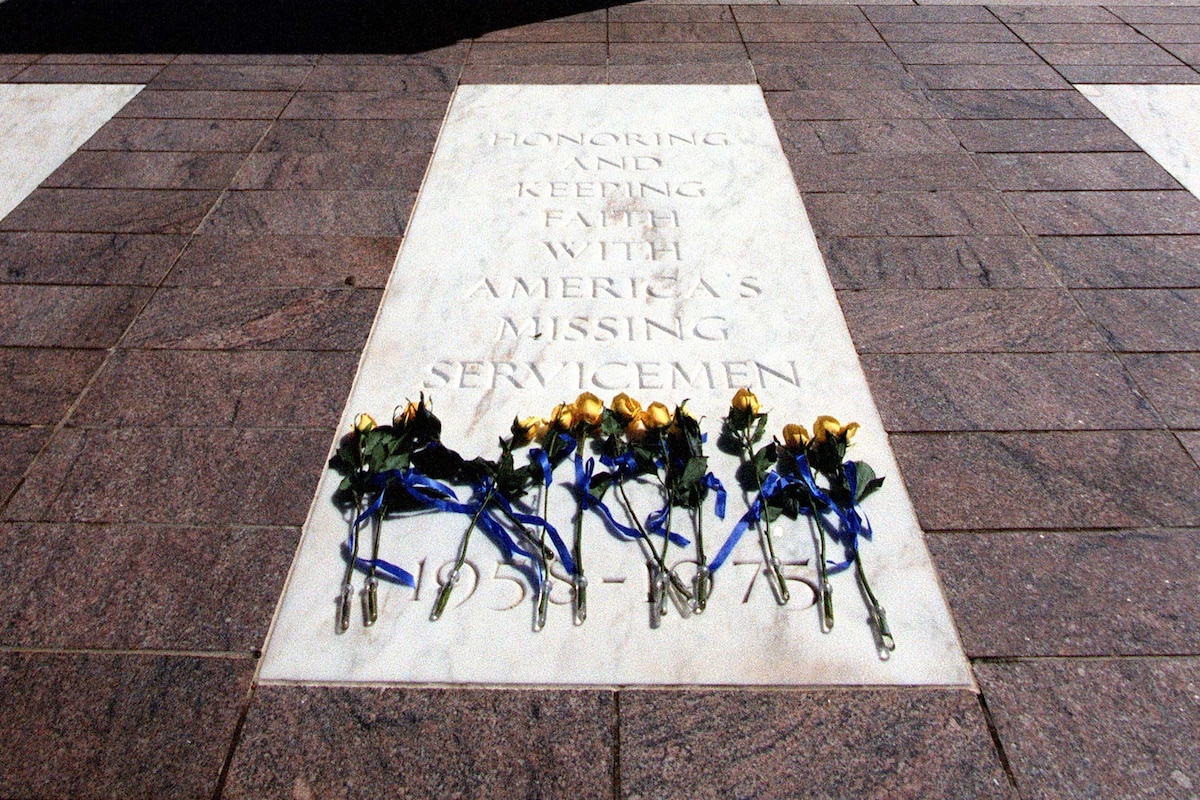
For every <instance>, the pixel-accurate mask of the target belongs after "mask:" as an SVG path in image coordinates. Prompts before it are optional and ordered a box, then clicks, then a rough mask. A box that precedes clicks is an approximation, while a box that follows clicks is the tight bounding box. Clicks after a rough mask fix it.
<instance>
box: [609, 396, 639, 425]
mask: <svg viewBox="0 0 1200 800" xmlns="http://www.w3.org/2000/svg"><path fill="white" fill-rule="evenodd" d="M612 411H613V413H614V414H616V415H617V419H619V420H621V421H622V422H624V423H625V424H627V425H628V424H629V423H630V422H632V421H633V420H636V419H637V418H638V415H639V414H641V413H642V404H641V403H639V402H638V401H637V400H634V399H633V398H632V397H630V396H629V395H627V394H625V393H624V392H622V393H621V394H619V395H617V396H616V397H614V398H613V400H612Z"/></svg>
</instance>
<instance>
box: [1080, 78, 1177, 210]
mask: <svg viewBox="0 0 1200 800" xmlns="http://www.w3.org/2000/svg"><path fill="white" fill-rule="evenodd" d="M1075 88H1076V89H1078V90H1079V92H1080V93H1081V94H1082V95H1083V96H1084V97H1086V98H1087V99H1088V100H1090V101H1091V103H1092V105H1094V106H1095V107H1096V108H1098V109H1099V110H1100V112H1101V113H1103V114H1104V116H1106V117H1108V118H1109V119H1110V120H1112V121H1113V123H1114V124H1115V125H1116V126H1117V127H1118V128H1120V129H1121V130H1123V131H1124V132H1125V134H1126V135H1127V136H1129V138H1130V139H1133V140H1134V141H1135V142H1137V144H1138V146H1139V147H1141V148H1142V149H1143V150H1145V151H1146V154H1147V155H1149V156H1150V157H1151V158H1153V159H1154V160H1155V161H1157V162H1158V163H1159V164H1160V165H1161V166H1162V168H1163V169H1165V170H1166V171H1167V172H1169V173H1171V175H1172V177H1174V178H1175V180H1177V181H1179V182H1180V183H1182V184H1183V186H1184V188H1186V189H1187V190H1188V191H1190V192H1191V193H1192V194H1194V195H1196V196H1197V197H1200V86H1189V85H1165V86H1164V85H1159V86H1156V85H1143V84H1137V85H1133V84H1088V85H1079V86H1076V87H1075Z"/></svg>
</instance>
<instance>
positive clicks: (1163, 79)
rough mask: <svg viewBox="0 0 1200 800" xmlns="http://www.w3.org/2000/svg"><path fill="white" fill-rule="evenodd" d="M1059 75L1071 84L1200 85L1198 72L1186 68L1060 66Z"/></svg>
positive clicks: (1199, 73)
mask: <svg viewBox="0 0 1200 800" xmlns="http://www.w3.org/2000/svg"><path fill="white" fill-rule="evenodd" d="M1057 69H1058V71H1059V73H1060V74H1061V75H1062V76H1063V77H1064V78H1065V79H1067V80H1069V81H1070V82H1071V83H1176V84H1178V83H1200V72H1197V71H1196V70H1195V69H1193V68H1192V67H1187V66H1183V65H1180V66H1167V67H1140V66H1120V65H1114V66H1104V65H1099V66H1088V65H1082V66H1071V65H1066V64H1063V65H1060V66H1059V67H1057Z"/></svg>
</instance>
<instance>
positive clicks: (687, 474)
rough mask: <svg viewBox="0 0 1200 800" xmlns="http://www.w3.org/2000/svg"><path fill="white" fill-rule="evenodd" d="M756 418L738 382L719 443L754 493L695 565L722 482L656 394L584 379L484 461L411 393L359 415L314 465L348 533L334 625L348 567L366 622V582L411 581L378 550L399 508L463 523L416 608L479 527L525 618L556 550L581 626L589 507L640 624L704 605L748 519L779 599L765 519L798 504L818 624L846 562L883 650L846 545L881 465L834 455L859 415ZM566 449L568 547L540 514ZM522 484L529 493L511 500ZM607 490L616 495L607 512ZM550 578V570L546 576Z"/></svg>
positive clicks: (542, 605) (875, 608) (696, 434)
mask: <svg viewBox="0 0 1200 800" xmlns="http://www.w3.org/2000/svg"><path fill="white" fill-rule="evenodd" d="M767 421H768V414H767V413H766V412H765V411H763V409H762V406H761V403H760V402H759V400H758V398H757V397H756V396H755V395H754V393H753V392H751V391H750V390H749V389H745V388H743V389H739V390H738V391H737V393H736V394H735V395H734V396H733V399H732V400H731V402H730V407H729V411H728V413H727V415H726V417H725V418H724V420H723V424H722V428H721V436H720V439H719V441H718V444H719V446H720V447H721V449H722V450H724V451H726V452H730V453H735V454H737V455H738V456H739V457H740V458H741V461H742V468H741V470H740V471H739V479H740V482H741V484H742V486H743V488H746V489H747V493H748V495H749V493H750V492H751V491H752V492H753V493H754V499H753V501H751V502H750V503H749V508H748V510H747V511H746V513H745V514H744V515H743V516H742V517H741V519H740V520H739V521H738V523H737V525H736V526H735V527H734V529H733V531H732V532H731V533H730V534H729V536H728V537H727V538H726V540H725V542H724V544H723V545H722V547H721V548H720V550H719V551H718V552H717V554H716V556H715V557H714V558H713V559H712V561H711V562H710V561H709V560H708V556H707V553H706V550H705V526H704V506H705V504H706V501H707V499H708V496H709V494H710V493H711V494H715V495H716V501H715V507H716V515H717V517H719V518H723V517H724V514H725V504H726V493H725V489H724V487H723V486H722V484H721V481H720V480H718V479H717V478H716V476H714V475H713V473H712V472H711V471H710V470H709V468H708V458H707V456H706V455H705V453H704V446H705V443H706V436H705V434H704V433H703V431H702V426H701V421H700V420H699V419H697V418H696V417H694V416H693V415H692V414H691V413H690V412H689V411H688V409H687V405H686V402H685V403H681V404H680V405H679V406H677V407H676V408H675V409H674V411H672V410H671V409H670V408H669V407H667V406H666V405H665V404H663V403H661V402H658V401H655V402H652V403H650V404H649V405H647V406H644V407H643V405H642V404H641V403H639V402H638V401H637V400H635V399H633V398H632V397H630V396H629V395H627V394H619V395H617V396H616V397H614V398H613V399H612V401H611V403H610V404H609V405H608V406H607V407H606V406H605V404H604V402H603V401H602V400H601V399H600V398H599V397H597V396H596V395H594V394H591V393H589V392H584V393H583V394H580V395H579V396H578V397H577V398H576V399H575V401H574V402H572V403H560V404H559V405H557V406H555V407H554V409H553V410H552V411H551V412H550V414H549V416H547V417H540V416H531V417H525V418H519V419H515V420H514V421H513V423H512V426H511V428H510V430H509V432H508V433H509V435H508V436H507V437H501V438H500V440H499V447H500V454H499V456H498V457H497V458H495V459H494V460H490V459H486V458H483V457H476V458H473V459H471V460H466V459H464V458H463V457H462V456H460V455H459V454H458V453H456V452H454V451H453V450H451V449H449V448H447V447H446V446H445V445H444V444H443V443H442V439H441V435H442V423H441V421H440V420H439V419H438V418H437V417H436V416H435V415H434V413H433V410H432V407H431V404H430V403H429V402H428V401H427V400H426V398H425V397H424V395H422V396H421V397H420V399H419V400H418V401H417V402H415V403H411V402H410V403H408V404H407V405H405V406H404V407H403V409H400V408H397V410H396V412H395V413H394V414H393V418H392V424H391V425H379V424H377V423H376V421H375V420H374V419H373V418H371V417H370V416H368V415H366V414H360V415H358V416H357V417H355V419H354V423H353V426H352V428H351V430H350V432H349V433H347V434H346V436H345V437H343V439H342V440H341V441H340V443H339V446H338V448H337V450H336V452H335V454H334V456H333V457H332V458H331V459H330V462H329V466H330V467H331V468H332V469H334V470H335V471H337V473H338V474H339V475H341V477H342V480H341V482H340V483H339V485H338V489H337V493H336V496H335V498H334V499H335V502H336V503H338V504H339V506H341V507H342V508H343V509H345V510H347V511H349V534H348V537H347V539H346V541H345V542H344V543H343V544H342V547H341V549H342V555H343V558H344V560H345V561H346V568H345V572H344V574H343V578H342V587H341V593H340V597H339V603H338V612H337V627H338V630H339V631H345V630H347V629H348V628H349V625H350V618H351V616H352V610H351V609H352V605H353V597H354V587H353V579H354V574H355V572H362V573H364V574H365V575H366V580H365V585H364V590H363V597H362V604H363V621H364V625H367V626H369V625H372V624H374V623H375V622H376V621H377V619H378V613H379V612H378V609H379V601H378V587H379V582H380V581H381V580H386V581H392V582H395V583H398V584H402V585H405V586H409V587H415V585H416V583H415V581H414V578H413V576H412V574H411V573H409V572H408V571H406V570H404V569H403V568H401V567H399V566H397V565H395V564H392V563H390V562H388V561H385V560H383V559H381V558H380V556H379V553H380V539H381V536H382V526H383V523H384V520H385V519H388V518H391V517H396V516H403V515H405V514H407V513H410V512H428V511H431V510H432V511H437V512H443V513H452V514H461V515H463V516H466V517H468V520H469V521H468V523H467V526H466V529H465V530H464V531H463V533H462V537H461V539H460V540H459V544H458V546H457V548H456V557H455V559H454V562H453V564H452V566H451V568H450V571H449V572H448V574H447V575H446V576H445V578H444V579H442V578H441V577H440V576H439V578H438V582H439V589H438V593H437V596H436V599H435V600H434V604H433V610H432V612H431V614H430V619H431V620H437V619H439V618H440V617H441V616H442V614H443V613H444V611H445V609H446V608H447V605H448V603H449V600H450V597H451V595H452V593H453V591H454V587H455V586H456V585H457V583H458V582H459V576H460V573H461V571H462V569H463V567H464V565H465V563H466V560H467V554H468V550H469V548H470V545H471V540H472V535H473V533H474V532H475V531H476V530H479V531H482V532H483V534H484V535H485V536H486V537H487V538H488V539H489V540H490V541H491V542H492V544H493V545H494V546H495V547H496V548H497V549H498V550H499V552H500V554H501V556H502V558H503V559H504V561H505V562H507V563H510V564H514V563H518V562H517V560H518V559H519V560H520V563H523V564H524V567H523V570H524V571H525V573H526V575H527V577H528V580H529V583H530V584H531V586H532V588H533V593H534V597H535V602H534V609H533V611H534V614H533V628H534V630H541V629H542V628H544V627H545V625H546V621H547V614H548V609H549V597H550V590H551V585H552V581H553V577H554V576H552V574H551V570H550V565H551V562H553V561H554V560H556V559H557V560H558V561H559V562H560V563H561V564H562V567H563V569H564V570H565V571H566V574H567V580H569V582H570V585H571V593H572V600H571V607H572V618H573V622H574V623H575V624H576V625H581V624H583V623H584V621H585V620H586V619H587V615H588V611H587V578H586V576H585V572H584V542H583V538H584V537H583V534H584V517H585V515H586V513H587V512H588V511H591V512H593V513H595V514H596V515H598V516H599V517H601V518H602V520H603V521H604V524H605V526H606V528H607V529H608V531H609V532H610V533H611V534H613V535H614V536H616V537H617V538H619V539H621V540H624V541H628V542H636V543H637V546H638V547H639V548H640V550H641V553H642V557H643V559H644V561H645V563H646V568H647V573H648V578H649V590H648V593H647V594H648V599H649V607H650V622H651V626H652V627H658V625H659V624H661V623H660V621H661V619H662V618H663V617H665V616H666V615H667V614H668V609H669V606H670V604H671V603H674V605H676V607H677V608H679V610H680V613H681V614H682V615H684V616H691V615H699V614H702V613H703V612H704V611H705V609H706V608H707V606H708V603H709V602H710V600H711V599H712V596H713V588H714V575H715V573H716V572H717V571H718V570H719V569H720V567H721V566H722V565H723V564H724V563H725V561H726V560H727V559H728V558H729V556H730V554H731V553H732V551H733V549H734V548H735V547H736V545H737V544H738V541H739V540H740V539H741V538H742V536H743V535H744V534H745V533H746V531H747V530H749V529H750V528H751V527H754V528H756V529H757V530H759V532H760V536H761V543H762V546H763V551H764V554H765V555H766V559H767V574H768V576H769V580H770V583H771V586H772V590H773V593H774V595H775V599H776V602H778V603H779V604H780V605H785V604H787V602H788V601H789V599H790V594H789V592H788V587H787V582H786V578H785V576H784V574H783V570H782V564H781V562H780V559H779V558H778V556H777V553H776V544H775V539H774V537H775V535H776V534H777V533H778V529H772V523H775V522H776V521H777V520H778V519H779V518H780V517H781V516H783V517H787V518H789V519H792V520H797V519H799V518H800V517H801V516H804V517H806V518H808V519H810V520H811V521H812V523H813V527H812V530H813V543H814V547H815V549H816V554H817V564H816V568H817V587H816V590H815V591H816V595H817V600H818V601H819V606H820V608H819V617H820V621H821V629H822V631H824V632H829V631H830V630H831V629H832V628H833V621H834V617H833V589H832V585H831V583H830V580H829V578H830V576H831V575H833V574H836V573H838V572H841V571H843V570H846V569H848V568H850V567H851V566H853V567H854V570H855V574H856V576H857V580H858V583H859V586H860V588H861V590H862V595H863V597H864V598H865V600H866V603H867V606H868V611H869V614H870V619H871V622H872V624H873V626H874V628H875V631H876V633H877V634H878V642H877V643H878V644H880V645H882V647H883V648H885V649H886V650H891V649H893V648H894V647H895V643H894V640H893V638H892V635H891V633H890V630H889V628H888V623H887V616H886V614H885V612H884V609H883V607H882V606H881V605H880V603H879V602H878V599H877V598H876V596H875V594H874V592H873V591H872V589H871V586H870V584H869V582H868V580H867V576H866V573H865V571H864V568H863V563H862V557H861V553H860V547H859V545H860V540H869V539H870V538H871V536H872V530H871V526H870V524H869V522H867V520H866V517H865V515H863V514H862V512H861V510H860V507H859V504H860V503H861V502H862V501H863V500H864V499H865V498H866V497H868V496H869V495H870V494H872V493H873V492H875V491H877V490H878V489H879V488H880V487H881V486H882V485H883V478H880V477H876V475H875V473H874V471H873V470H872V469H871V467H870V466H869V465H867V464H866V463H864V462H862V461H847V460H845V457H846V450H847V448H848V447H849V446H850V443H851V439H852V438H853V437H854V435H855V433H856V432H857V431H858V427H859V426H858V425H857V424H856V423H853V422H852V423H849V424H846V425H842V424H841V423H839V422H838V421H837V420H836V419H834V418H833V417H828V416H822V417H818V418H817V420H816V422H815V423H814V424H813V433H812V435H811V436H810V435H809V434H808V431H807V430H806V429H805V428H803V427H802V426H800V425H795V424H789V425H785V426H784V427H783V430H782V434H781V436H782V439H775V440H772V441H771V442H768V443H765V444H763V443H762V440H763V438H764V436H765V434H766V429H767ZM525 447H528V448H529V450H528V452H527V454H526V455H527V458H526V461H527V463H524V464H522V465H520V466H518V465H517V463H516V458H515V455H514V454H515V453H516V452H517V451H518V450H519V449H521V448H525ZM590 453H594V454H595V456H598V457H599V464H600V465H601V466H603V467H604V471H601V472H597V471H596V470H597V459H596V457H595V456H593V455H590ZM568 459H572V460H573V462H574V482H573V483H572V484H571V488H572V490H573V493H574V495H575V498H576V504H575V508H574V512H573V516H572V523H573V532H574V537H573V540H572V542H571V547H570V548H568V547H567V545H566V543H565V542H564V541H563V538H562V537H561V536H560V535H559V533H558V531H557V529H556V528H555V527H554V525H553V524H551V523H550V521H549V520H550V518H551V513H552V511H553V509H552V504H551V501H550V500H551V496H550V489H551V487H552V485H553V480H554V474H555V471H556V470H557V469H558V468H559V467H560V466H561V465H562V463H563V462H565V461H567V460H568ZM631 484H639V485H641V486H643V487H647V486H648V487H650V489H649V490H648V489H646V488H643V489H642V490H641V492H642V497H643V498H644V497H645V495H646V493H647V492H648V491H650V490H653V491H654V492H656V493H657V495H658V501H657V503H656V507H654V508H653V510H650V511H649V513H646V510H645V509H643V511H642V513H639V511H638V509H636V508H635V506H634V503H633V502H632V500H631V498H630V493H629V491H628V488H629V487H630V485H631ZM456 488H457V490H458V491H461V490H462V489H463V488H467V489H468V490H469V491H470V498H469V499H467V500H466V501H460V500H459V497H458V493H457V491H456ZM531 491H533V492H536V496H535V497H534V499H533V500H532V501H531V502H530V503H529V505H525V498H526V496H527V495H529V494H530V493H531ZM606 497H610V498H615V507H617V508H618V509H619V510H618V512H617V513H615V514H614V512H613V510H612V509H611V508H610V507H609V505H608V504H607V503H606V502H605V498H606ZM535 512H536V513H535ZM679 512H681V513H679ZM680 516H686V518H687V520H688V522H689V524H690V529H691V530H690V536H691V538H688V537H686V536H683V535H682V534H680V533H679V532H677V531H675V530H673V526H674V524H675V523H677V522H678V520H679V517H680ZM364 526H369V528H370V531H371V548H370V556H369V557H363V556H361V555H360V551H361V550H362V546H361V542H360V540H361V538H362V536H361V534H362V531H363V529H364ZM830 539H832V540H833V542H834V543H836V544H839V545H841V546H842V548H843V550H844V558H843V560H842V561H840V562H834V561H832V560H830V559H829V558H828V552H827V551H828V547H829V540H830ZM659 540H661V544H659ZM693 542H694V543H695V545H694V548H693ZM672 546H674V547H675V548H677V550H678V551H680V553H681V555H684V556H685V557H683V558H679V557H676V558H675V559H674V564H673V565H672V560H671V558H670V556H672V555H673V551H672V550H671V548H672ZM685 564H690V565H694V572H693V574H692V575H691V579H690V582H689V581H685V580H684V578H683V577H681V576H680V574H679V568H680V567H681V566H683V565H685ZM558 577H559V578H560V579H562V575H561V574H560V575H558Z"/></svg>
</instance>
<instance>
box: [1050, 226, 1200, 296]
mask: <svg viewBox="0 0 1200 800" xmlns="http://www.w3.org/2000/svg"><path fill="white" fill-rule="evenodd" d="M1037 248H1038V250H1040V251H1041V252H1042V254H1043V255H1044V256H1045V257H1046V259H1047V261H1049V263H1050V264H1051V265H1053V267H1054V268H1055V269H1056V270H1057V271H1058V273H1059V274H1060V275H1061V276H1062V280H1063V282H1064V283H1066V285H1067V286H1071V287H1075V288H1083V289H1138V288H1145V289H1154V288H1166V287H1180V288H1197V287H1200V237H1196V236H1040V237H1038V239H1037Z"/></svg>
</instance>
